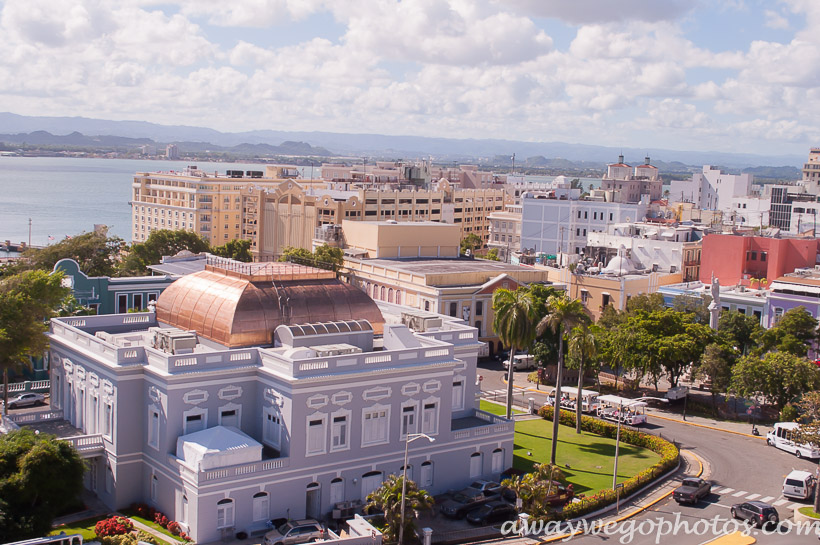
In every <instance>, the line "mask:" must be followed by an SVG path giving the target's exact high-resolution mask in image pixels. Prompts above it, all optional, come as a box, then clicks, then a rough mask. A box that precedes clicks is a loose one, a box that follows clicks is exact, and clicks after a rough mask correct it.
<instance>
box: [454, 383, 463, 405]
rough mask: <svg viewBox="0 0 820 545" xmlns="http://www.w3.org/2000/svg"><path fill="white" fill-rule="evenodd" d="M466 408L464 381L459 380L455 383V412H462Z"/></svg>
mask: <svg viewBox="0 0 820 545" xmlns="http://www.w3.org/2000/svg"><path fill="white" fill-rule="evenodd" d="M463 408H464V381H463V380H459V381H456V382H454V383H453V410H454V411H460V410H462V409H463Z"/></svg>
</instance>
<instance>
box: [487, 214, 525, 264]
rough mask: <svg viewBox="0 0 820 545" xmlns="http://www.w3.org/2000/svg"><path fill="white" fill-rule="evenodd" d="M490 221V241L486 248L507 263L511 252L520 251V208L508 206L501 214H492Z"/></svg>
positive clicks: (488, 217)
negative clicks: (493, 251) (495, 251)
mask: <svg viewBox="0 0 820 545" xmlns="http://www.w3.org/2000/svg"><path fill="white" fill-rule="evenodd" d="M487 219H489V220H490V240H489V241H488V242H487V246H488V247H489V248H490V249H493V248H495V249H496V250H498V258H499V259H500V260H501V261H504V262H509V261H510V256H511V255H512V253H513V252H518V251H520V250H521V206H520V205H514V204H509V205H507V206H506V207H505V210H504V211H503V212H493V213H492V214H490V215H489V216H487Z"/></svg>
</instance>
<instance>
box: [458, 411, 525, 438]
mask: <svg viewBox="0 0 820 545" xmlns="http://www.w3.org/2000/svg"><path fill="white" fill-rule="evenodd" d="M450 430H451V431H452V433H453V439H454V440H460V439H469V438H477V437H482V436H484V435H490V434H491V433H492V434H501V433H508V434H509V435H510V437H512V434H513V431H514V430H513V422H512V421H511V420H507V419H506V418H504V417H503V416H498V415H495V414H492V413H488V412H486V411H482V410H479V409H475V410H474V411H473V414H472V415H471V416H463V417H461V418H454V419H453V420H452V422H451V424H450Z"/></svg>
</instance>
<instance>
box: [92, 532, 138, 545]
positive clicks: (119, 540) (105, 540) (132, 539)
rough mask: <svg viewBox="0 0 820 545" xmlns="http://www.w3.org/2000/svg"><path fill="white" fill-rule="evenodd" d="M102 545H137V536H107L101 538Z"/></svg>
mask: <svg viewBox="0 0 820 545" xmlns="http://www.w3.org/2000/svg"><path fill="white" fill-rule="evenodd" d="M100 543H101V544H102V545H137V536H136V535H134V534H123V535H120V536H106V537H102V538H100Z"/></svg>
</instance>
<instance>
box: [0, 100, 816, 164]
mask: <svg viewBox="0 0 820 545" xmlns="http://www.w3.org/2000/svg"><path fill="white" fill-rule="evenodd" d="M0 127H2V128H3V130H4V132H8V133H10V135H13V134H14V133H20V134H25V133H28V134H32V133H35V132H38V131H47V132H49V133H51V135H52V136H53V135H66V136H68V135H71V134H72V133H81V134H83V135H116V136H117V137H123V138H128V139H133V140H134V141H135V142H136V141H144V140H142V139H149V140H151V141H153V142H165V143H170V142H175V143H176V142H179V143H185V142H200V143H207V145H208V149H211V150H231V149H232V148H234V147H237V146H244V145H254V144H266V145H269V146H274V147H276V148H280V149H277V150H276V151H275V152H272V153H281V154H288V155H297V154H304V153H309V154H310V155H320V154H321V152H322V151H323V150H324V151H327V150H330V151H329V152H328V153H331V152H332V153H335V154H338V155H347V156H358V157H361V156H366V157H369V158H371V159H373V158H386V159H387V158H389V159H417V158H426V157H430V156H432V157H433V159H434V160H438V161H442V162H452V161H463V162H474V163H478V164H480V165H491V164H492V163H493V160H494V158H496V156H498V157H499V158H502V157H507V158H509V157H510V156H512V154H513V153H515V154H516V156H517V157H522V158H526V157H533V158H535V157H539V156H540V157H544V158H553V159H555V158H561V159H555V160H560V161H570V162H572V163H574V164H576V166H578V165H577V164H578V163H579V162H580V166H581V167H582V168H590V167H589V165H586V164H585V163H590V164H606V163H609V162H612V161H615V160H616V159H617V157H618V155H619V154H620V153H623V154H624V156H625V159H626V161H627V162H628V163H630V164H633V163H641V162H643V158H644V156H645V155H647V154H648V155H649V156H650V157H651V159H652V163H653V164H655V165H657V166H658V167H659V168H660V169H661V170H662V171H666V170H667V169H666V168H665V167H661V165H662V164H664V163H668V164H669V165H674V168H671V169H670V171H673V172H686V171H691V169H692V167H697V168H699V167H700V166H702V165H707V164H708V165H726V166H727V167H729V168H732V169H743V168H747V167H757V166H760V165H772V166H774V167H781V166H791V167H799V166H802V164H803V162H804V160H805V155H788V156H763V155H753V154H748V153H726V152H718V151H714V152H712V151H682V150H667V149H657V148H615V147H607V146H595V145H588V144H569V143H565V142H519V141H512V140H499V139H454V138H436V137H424V136H401V135H383V134H349V133H330V132H306V131H287V130H273V129H271V130H256V131H247V132H240V133H223V132H219V131H215V130H213V129H208V128H202V127H190V126H174V125H158V124H156V123H148V122H144V121H108V120H101V119H89V118H83V117H27V116H21V115H17V114H12V113H0ZM91 138H100V139H101V140H103V139H104V137H91ZM0 139H2V137H0ZM288 142H297V143H304V146H310V150H309V151H307V148H302V149H301V150H299V149H298V148H297V151H294V150H293V149H292V148H290V146H287V145H286V144H287V143H288ZM67 145H68V144H67ZM72 145H73V144H72ZM86 145H88V144H86ZM91 145H93V144H91ZM98 145H99V144H98ZM111 145H113V144H111ZM121 145H124V144H121ZM281 148H285V149H281ZM317 148H318V149H317ZM260 149H261V148H260ZM806 153H808V150H806ZM678 165H681V167H678Z"/></svg>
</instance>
